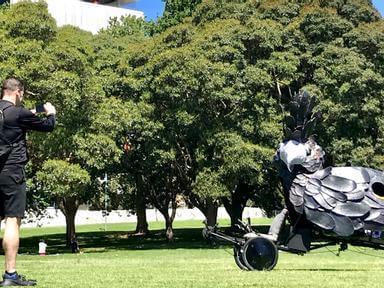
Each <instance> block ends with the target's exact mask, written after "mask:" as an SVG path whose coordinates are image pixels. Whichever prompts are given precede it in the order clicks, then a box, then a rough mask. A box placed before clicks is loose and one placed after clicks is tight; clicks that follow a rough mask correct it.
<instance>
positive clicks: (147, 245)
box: [19, 226, 268, 255]
mask: <svg viewBox="0 0 384 288" xmlns="http://www.w3.org/2000/svg"><path fill="white" fill-rule="evenodd" d="M267 229H268V226H265V227H264V226H257V230H258V231H260V230H262V231H263V230H267ZM76 236H77V241H78V245H79V247H80V249H81V251H83V252H85V253H90V252H92V253H103V252H107V251H110V250H152V249H180V248H182V249H214V248H219V247H222V246H231V243H229V242H215V243H212V242H210V241H208V240H207V239H205V238H204V237H203V235H202V229H201V228H179V229H178V228H176V229H174V240H173V241H172V242H169V241H167V240H166V238H165V231H164V230H152V231H150V233H149V234H148V235H145V236H142V235H135V234H134V233H133V232H127V231H92V232H79V233H77V234H76ZM42 238H44V240H45V242H46V243H47V244H48V247H47V253H48V254H57V253H59V254H64V253H71V249H70V248H69V247H66V243H65V234H64V233H59V234H49V235H38V236H31V237H25V238H22V239H21V243H20V249H19V253H20V254H32V255H33V254H38V243H39V241H40V239H42Z"/></svg>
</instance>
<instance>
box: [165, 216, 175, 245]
mask: <svg viewBox="0 0 384 288" xmlns="http://www.w3.org/2000/svg"><path fill="white" fill-rule="evenodd" d="M172 224H173V221H171V220H170V219H168V220H166V221H165V228H166V232H165V237H166V238H167V240H168V241H169V242H172V241H173V227H172Z"/></svg>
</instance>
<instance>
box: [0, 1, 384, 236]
mask: <svg viewBox="0 0 384 288" xmlns="http://www.w3.org/2000/svg"><path fill="white" fill-rule="evenodd" d="M0 22H1V23H3V25H0V38H1V42H0V59H1V61H0V68H1V69H0V78H1V79H4V78H5V77H6V76H7V75H16V76H20V77H22V78H24V79H25V80H26V81H27V83H28V84H29V85H30V88H29V89H30V90H31V91H32V92H34V94H36V96H31V97H30V98H29V99H28V101H27V105H34V104H35V103H37V102H40V101H46V100H49V101H51V102H52V103H53V104H54V105H56V106H57V110H58V111H59V115H58V119H59V125H58V127H57V129H56V130H55V132H54V133H53V134H51V135H49V136H45V135H44V136H42V135H38V134H36V135H35V134H31V136H30V140H31V149H32V152H33V153H31V165H30V174H31V176H33V175H35V174H36V173H40V174H37V175H40V176H39V177H37V178H34V179H35V180H36V183H35V185H36V186H35V188H36V189H38V187H39V183H40V182H41V181H42V179H45V178H44V177H48V175H46V176H44V177H43V176H42V174H41V173H48V170H47V169H44V167H46V165H48V164H49V163H51V164H52V163H56V162H50V161H65V163H67V164H66V165H70V166H69V167H79V169H82V170H81V171H86V173H88V174H87V175H89V177H90V178H89V179H90V181H86V183H88V184H87V185H88V186H87V189H86V190H87V191H88V192H87V193H85V194H84V195H85V196H84V197H82V199H83V201H86V202H88V203H89V204H90V205H91V206H92V205H94V207H100V205H99V204H98V202H100V197H101V196H102V195H101V193H102V191H101V190H100V189H98V188H97V184H95V181H94V179H96V178H97V177H99V176H101V175H103V174H104V173H109V174H110V175H111V179H114V180H113V181H114V183H116V185H115V186H114V187H116V190H115V191H110V193H111V195H112V196H113V197H115V199H120V200H121V199H125V201H122V202H120V203H123V205H124V208H127V209H134V210H135V211H136V212H137V214H138V217H139V222H140V221H142V222H140V223H141V224H142V225H141V226H140V227H141V228H140V227H138V231H145V230H146V229H147V226H146V225H145V222H146V220H145V207H146V205H153V206H155V207H157V208H158V209H159V211H160V212H161V213H162V214H163V215H164V217H165V219H166V228H167V237H168V238H169V239H171V238H172V235H173V231H172V222H173V219H174V217H175V209H176V208H177V201H176V199H177V197H178V196H179V195H182V196H183V197H184V198H185V199H186V202H187V204H188V205H190V206H196V207H198V208H199V209H200V210H201V211H202V212H203V213H204V214H205V215H206V217H207V218H208V220H209V222H210V224H214V223H215V221H216V214H215V213H217V207H218V206H219V205H224V206H225V207H226V208H227V210H228V213H229V214H230V216H231V220H232V224H233V225H234V224H235V223H236V221H237V220H238V219H239V218H241V213H242V209H243V208H244V206H245V205H246V204H247V203H248V204H249V203H250V201H251V202H252V203H253V204H254V205H257V206H259V207H261V208H263V209H265V210H266V211H267V212H268V213H271V212H272V211H273V210H274V209H276V208H278V207H279V206H280V205H281V198H280V194H279V189H278V185H279V184H278V181H277V175H276V173H275V171H274V170H273V167H272V166H271V159H272V156H273V154H274V152H275V149H276V147H277V145H278V143H279V142H280V141H281V140H282V138H283V131H282V130H283V129H282V125H281V120H282V117H283V115H284V111H282V110H281V106H280V102H279V101H280V99H279V93H278V88H277V87H278V86H279V87H284V88H287V87H289V88H290V89H291V91H298V90H299V89H306V90H308V91H309V92H310V93H312V94H315V95H316V96H317V98H318V103H319V105H318V106H317V108H316V109H317V111H319V112H321V114H322V122H321V124H320V126H319V127H318V129H317V131H316V134H317V141H318V142H319V143H320V144H321V145H322V146H323V147H324V148H325V151H326V153H327V163H328V164H332V165H362V166H369V167H373V168H378V169H383V168H384V156H383V152H384V119H383V109H384V106H383V96H384V95H383V88H384V87H383V85H384V81H383V72H384V70H383V65H384V64H383V63H384V61H383V60H384V45H383V38H384V24H383V21H382V19H381V17H380V15H379V13H378V12H377V11H376V10H375V9H374V7H373V6H372V3H371V1H369V0H328V1H324V0H236V1H233V0H231V1H229V0H221V1H216V0H202V1H192V0H186V1H184V0H183V1H179V0H175V1H171V0H169V1H166V11H165V14H164V16H163V18H160V19H159V20H158V22H155V23H148V22H145V21H143V20H141V19H134V18H129V17H128V18H123V19H113V20H111V24H110V27H109V28H107V29H104V30H102V31H101V32H100V33H99V34H98V35H91V34H89V33H86V32H84V31H80V30H79V29H77V28H73V27H60V28H58V27H56V24H55V22H54V20H53V19H52V17H50V16H49V14H48V13H47V9H46V6H45V4H44V3H42V2H39V3H37V4H32V3H29V2H25V3H20V4H17V5H13V6H11V7H10V8H6V9H1V10H0ZM45 161H47V162H45ZM57 163H63V162H57ZM63 165H64V164H63ZM72 165H75V166H72ZM76 165H79V166H76ZM44 171H46V172H44ZM84 179H85V178H84ZM57 187H60V186H57ZM52 189H53V188H52ZM60 189H61V188H60ZM121 190H124V191H123V192H121ZM52 191H54V189H53V190H52ZM117 191H119V192H117ZM113 197H112V198H113ZM112 202H113V201H112ZM112 202H111V203H110V205H111V206H113V207H117V205H118V203H117V202H116V201H115V202H114V203H112ZM114 205H115V206H114ZM120 206H121V205H120ZM113 207H111V208H113ZM169 208H171V209H169ZM143 209H144V214H143ZM140 219H141V220H140Z"/></svg>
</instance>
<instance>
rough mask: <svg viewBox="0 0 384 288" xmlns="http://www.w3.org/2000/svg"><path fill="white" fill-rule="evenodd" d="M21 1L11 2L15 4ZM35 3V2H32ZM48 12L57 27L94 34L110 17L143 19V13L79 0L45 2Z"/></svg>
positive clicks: (49, 0)
mask: <svg viewBox="0 0 384 288" xmlns="http://www.w3.org/2000/svg"><path fill="white" fill-rule="evenodd" d="M20 1H22V0H11V4H15V3H17V2H20ZM33 1H37V0H33ZM45 2H47V4H48V11H49V13H50V14H51V15H52V16H53V18H55V19H56V22H57V25H58V26H63V25H73V26H77V27H79V28H81V29H83V30H86V31H89V32H92V33H93V34H96V33H97V32H98V31H99V30H100V29H101V28H106V27H107V26H108V22H109V19H110V18H112V17H117V18H120V17H121V16H135V17H137V18H144V12H141V11H136V10H130V9H123V8H117V7H111V6H105V5H98V4H93V3H86V2H82V1H79V0H45Z"/></svg>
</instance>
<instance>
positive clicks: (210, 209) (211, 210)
mask: <svg viewBox="0 0 384 288" xmlns="http://www.w3.org/2000/svg"><path fill="white" fill-rule="evenodd" d="M218 208H219V207H218V206H217V204H216V203H213V202H212V201H211V202H209V203H208V205H207V209H206V211H205V213H204V216H205V218H206V219H207V225H208V226H211V227H213V226H215V225H216V223H217V210H218Z"/></svg>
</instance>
